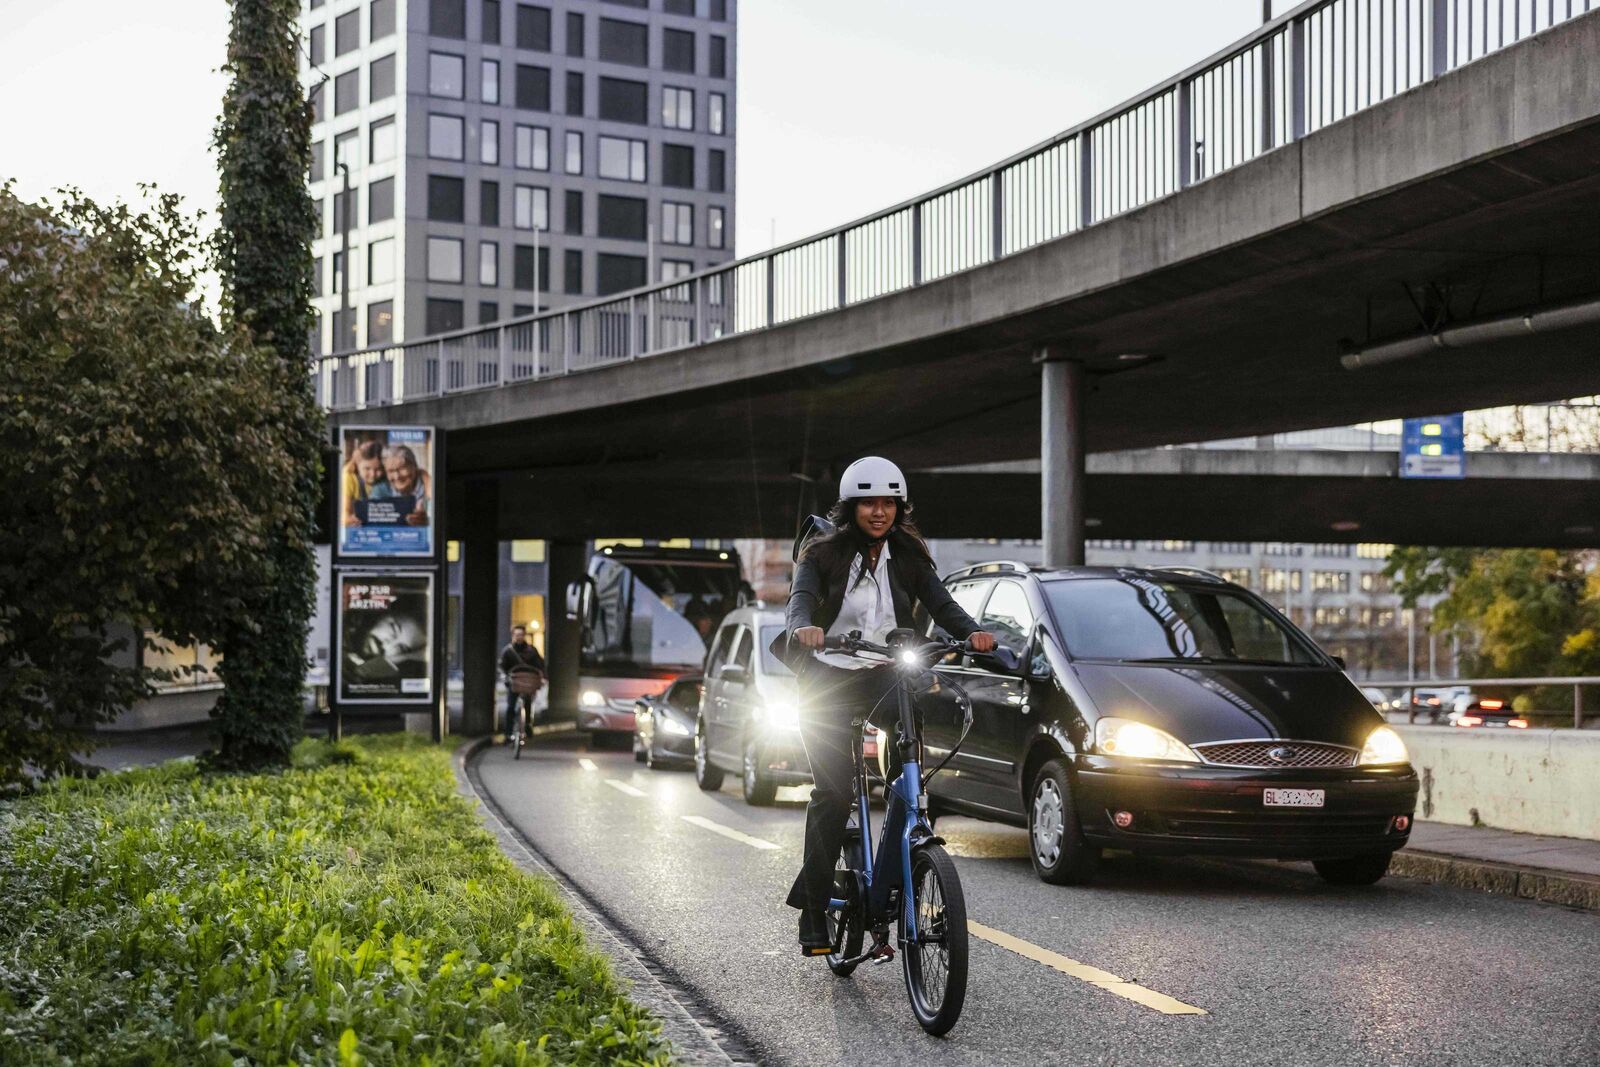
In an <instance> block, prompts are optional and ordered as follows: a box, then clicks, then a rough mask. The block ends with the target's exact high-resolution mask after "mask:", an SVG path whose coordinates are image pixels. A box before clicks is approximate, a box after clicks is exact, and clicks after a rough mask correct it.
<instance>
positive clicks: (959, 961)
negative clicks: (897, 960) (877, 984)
mask: <svg viewBox="0 0 1600 1067" xmlns="http://www.w3.org/2000/svg"><path fill="white" fill-rule="evenodd" d="M910 893H911V903H910V906H911V909H912V914H913V915H915V916H916V923H917V939H916V940H915V941H907V942H906V944H905V950H904V952H903V954H902V955H901V963H902V969H903V970H904V973H905V979H906V993H907V995H909V996H910V998H911V1011H912V1013H913V1014H915V1015H916V1017H917V1023H918V1025H920V1026H921V1027H922V1028H923V1029H924V1030H926V1031H927V1032H928V1033H930V1034H934V1035H936V1036H937V1035H939V1034H945V1033H949V1031H950V1028H951V1027H953V1026H955V1024H956V1020H957V1019H959V1018H961V1007H962V1005H963V1004H964V1003H965V1002H966V999H967V902H966V898H965V897H964V896H963V895H962V892H961V879H960V878H959V877H958V876H957V875H956V865H955V864H954V863H953V862H951V860H950V857H949V855H947V854H946V853H945V850H944V849H942V848H940V847H939V846H938V845H929V846H928V847H926V848H922V849H918V850H917V853H916V855H915V856H913V857H912V859H911V889H910ZM904 921H905V920H904V919H903V918H902V920H901V922H902V930H901V933H902V934H904V933H905V932H906V931H905V930H904V928H903V924H904Z"/></svg>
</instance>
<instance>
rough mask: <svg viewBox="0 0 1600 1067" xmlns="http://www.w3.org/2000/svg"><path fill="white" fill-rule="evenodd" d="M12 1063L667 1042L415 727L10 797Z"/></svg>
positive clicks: (368, 1058)
mask: <svg viewBox="0 0 1600 1067" xmlns="http://www.w3.org/2000/svg"><path fill="white" fill-rule="evenodd" d="M0 900H3V901H4V902H5V906H4V907H3V908H0V1063H5V1064H8V1065H10V1064H33V1063H38V1064H54V1063H67V1062H72V1063H85V1064H97V1063H130V1062H131V1063H205V1064H209V1063H217V1064H222V1063H230V1064H231V1063H234V1062H237V1061H240V1060H244V1061H246V1062H263V1063H277V1062H316V1063H339V1064H357V1063H371V1064H389V1063H395V1064H400V1063H417V1064H455V1063H485V1064H488V1063H495V1064H500V1063H509V1064H545V1063H581V1064H590V1063H593V1064H601V1063H604V1064H666V1063H668V1062H670V1059H671V1050H670V1048H669V1046H668V1044H667V1042H666V1041H665V1040H664V1039H663V1037H662V1036H661V1031H660V1024H659V1022H658V1021H657V1020H656V1019H654V1018H653V1017H652V1016H651V1015H650V1014H649V1013H648V1012H646V1011H645V1010H644V1009H642V1008H641V1007H639V1006H638V1005H637V1004H635V1003H633V1002H632V1001H630V1000H629V999H628V998H627V997H626V996H624V994H623V991H622V988H621V986H620V984H619V983H618V981H617V979H616V977H615V976H614V974H613V973H612V971H611V969H610V967H609V966H608V964H607V962H606V961H605V960H604V959H603V958H602V957H601V956H600V955H598V954H597V953H596V952H595V951H593V950H592V949H591V948H589V947H588V946H587V945H586V944H585V943H584V940H583V937H582V935H581V933H580V932H579V930H578V928H577V927H576V926H575V925H574V923H573V920H572V917H571V915H570V914H569V913H568V912H567V911H566V909H565V908H564V907H563V906H562V904H561V902H560V900H559V899H558V897H557V896H556V892H555V890H554V889H553V888H552V887H551V886H550V884H549V883H548V882H546V881H544V880H541V879H536V878H531V877H528V876H527V875H524V874H522V873H521V872H519V871H518V870H517V869H516V868H515V867H514V866H513V865H512V863H511V861H510V860H509V859H508V858H507V857H506V856H505V854H504V853H502V852H501V851H500V849H499V847H498V846H497V844H496V842H495V840H494V839H493V838H492V837H491V836H490V835H489V834H488V833H487V832H485V831H484V829H483V828H482V827H481V826H480V825H479V824H478V821H477V816H476V814H475V813H474V812H473V811H472V809H471V806H470V805H469V804H468V803H467V802H466V801H465V800H464V799H463V798H462V797H460V796H459V795H457V794H456V792H455V782H454V776H453V773H452V769H451V765H450V754H449V752H448V751H447V750H446V749H443V748H439V747H437V746H433V745H429V744H427V743H426V742H424V741H422V740H420V739H417V738H414V737H409V736H405V735H400V736H388V737H375V738H364V739H361V740H359V741H352V742H346V743H343V744H340V745H335V746H329V745H327V744H325V743H323V742H315V741H306V742H302V743H301V744H300V745H299V746H297V747H296V749H295V754H294V766H293V767H292V769H290V770H288V771H285V772H282V773H280V774H270V775H268V774H255V775H243V774H239V775H217V774H213V775H201V774H200V773H199V772H198V770H197V769H196V768H195V766H194V765H193V764H192V763H185V762H172V763H167V764H163V765H161V766H159V767H153V768H146V769H141V770H136V771H129V772H125V773H122V774H116V775H106V776H103V777H101V778H98V779H95V780H92V781H83V780H64V781H61V782H58V783H56V784H53V785H51V786H50V787H48V788H46V789H45V790H43V791H42V792H41V793H39V794H38V795H36V796H32V797H29V798H26V799H22V800H18V801H14V802H10V803H7V804H4V805H0Z"/></svg>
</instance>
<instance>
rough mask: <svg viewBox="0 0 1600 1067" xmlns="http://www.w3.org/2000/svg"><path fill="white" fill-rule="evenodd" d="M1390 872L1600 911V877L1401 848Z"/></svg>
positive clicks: (1504, 894)
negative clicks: (1595, 877)
mask: <svg viewBox="0 0 1600 1067" xmlns="http://www.w3.org/2000/svg"><path fill="white" fill-rule="evenodd" d="M1389 873H1390V874H1398V875H1400V876H1401V877H1404V878H1415V879H1417V880H1419V881H1423V882H1434V883H1437V884H1439V885H1449V886H1455V887H1457V888H1459V889H1476V890H1478V891H1479V892H1482V893H1493V894H1495V895H1496V896H1503V897H1520V898H1522V899H1524V900H1538V901H1542V902H1543V903H1546V904H1561V905H1565V906H1566V907H1569V908H1586V909H1588V910H1590V911H1600V879H1594V878H1587V877H1585V876H1583V875H1575V874H1567V873H1565V872H1563V871H1552V870H1546V869H1544V868H1541V867H1519V866H1517V865H1515V864H1510V863H1493V862H1490V861H1487V860H1475V859H1468V858H1466V857H1464V856H1452V855H1448V854H1446V853H1442V852H1413V851H1412V850H1411V849H1401V850H1400V851H1399V852H1396V853H1395V854H1394V858H1393V859H1391V860H1390V861H1389Z"/></svg>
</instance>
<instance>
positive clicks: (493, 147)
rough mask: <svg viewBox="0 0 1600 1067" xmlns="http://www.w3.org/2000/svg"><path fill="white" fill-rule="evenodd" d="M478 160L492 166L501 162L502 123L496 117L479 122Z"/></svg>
mask: <svg viewBox="0 0 1600 1067" xmlns="http://www.w3.org/2000/svg"><path fill="white" fill-rule="evenodd" d="M478 162H479V163H487V164H488V165H489V166H491V167H493V166H498V165H499V163H500V124H499V123H498V122H496V121H495V120H494V119H484V120H483V121H482V122H481V123H479V124H478Z"/></svg>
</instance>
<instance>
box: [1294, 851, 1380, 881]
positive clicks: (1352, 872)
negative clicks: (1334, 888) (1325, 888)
mask: <svg viewBox="0 0 1600 1067" xmlns="http://www.w3.org/2000/svg"><path fill="white" fill-rule="evenodd" d="M1393 856H1394V853H1393V852H1371V853H1368V854H1367V855H1365V856H1341V857H1340V858H1338V859H1331V860H1312V861H1311V866H1313V867H1315V868H1316V869H1317V873H1318V874H1320V875H1322V880H1323V881H1324V882H1327V883H1328V884H1329V885H1372V884H1374V883H1375V882H1377V881H1378V880H1379V879H1380V878H1382V877H1383V876H1384V875H1386V874H1388V873H1389V860H1390V858H1391V857H1393Z"/></svg>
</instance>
